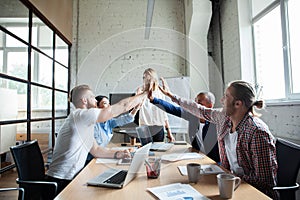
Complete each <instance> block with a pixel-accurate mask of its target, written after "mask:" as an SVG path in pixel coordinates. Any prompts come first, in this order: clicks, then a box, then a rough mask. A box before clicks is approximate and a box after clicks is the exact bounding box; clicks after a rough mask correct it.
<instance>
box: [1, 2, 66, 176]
mask: <svg viewBox="0 0 300 200" xmlns="http://www.w3.org/2000/svg"><path fill="white" fill-rule="evenodd" d="M18 1H19V2H20V3H21V4H23V5H24V8H26V9H27V10H26V12H28V15H26V19H27V17H28V20H29V21H28V23H27V24H26V28H27V31H28V42H27V41H24V40H23V39H21V38H19V37H18V36H17V35H16V34H15V33H12V32H10V31H9V30H8V29H7V28H6V26H5V25H4V24H0V31H1V32H3V37H4V38H6V37H7V36H8V35H9V36H11V37H13V38H15V39H16V40H18V41H20V42H21V43H22V44H24V45H25V47H6V44H5V46H4V48H2V47H0V48H1V50H3V63H4V66H3V73H2V72H0V78H1V79H3V80H4V81H5V80H7V81H15V82H16V83H23V84H26V87H27V88H26V90H27V94H26V98H27V106H26V109H27V111H26V118H24V119H23V118H21V119H14V120H5V119H4V120H0V126H1V125H13V124H16V125H18V124H22V123H23V124H26V129H25V131H26V141H30V140H32V137H31V129H32V128H31V127H32V124H33V123H37V122H40V123H43V122H48V121H49V122H50V124H51V127H50V129H51V132H49V145H48V149H45V150H44V152H49V151H51V150H52V148H53V147H54V145H55V137H56V136H55V135H56V131H57V127H56V126H55V125H56V123H55V122H56V121H58V122H59V121H61V120H62V119H65V118H66V117H67V116H68V114H69V113H70V104H69V102H68V101H67V102H66V108H67V112H66V113H65V114H63V115H59V116H55V113H56V111H57V110H61V109H56V107H55V93H56V92H61V93H63V94H66V95H68V94H69V91H70V78H71V77H70V70H71V69H70V57H71V42H70V41H68V40H67V39H66V37H64V36H63V34H62V33H61V32H60V31H59V30H57V29H56V28H55V27H54V26H53V25H52V24H51V23H50V22H49V21H48V20H47V19H46V18H45V17H44V16H43V15H42V14H41V13H40V12H39V11H38V10H37V9H36V8H35V7H34V6H33V5H32V4H31V3H30V2H29V1H26V0H18ZM34 18H39V20H40V21H41V22H42V23H44V25H45V26H47V27H48V28H49V29H50V30H51V34H52V37H53V40H52V43H53V44H52V47H51V48H50V49H51V50H52V51H53V54H52V57H51V56H49V55H47V54H46V53H44V52H43V50H44V49H45V47H39V45H38V43H37V45H36V46H33V45H32V37H33V34H32V27H33V26H35V25H34V24H33V21H34V20H33V19H34ZM10 25H12V26H13V23H10ZM16 25H17V26H18V24H16ZM37 31H38V30H37ZM37 37H38V33H37ZM56 37H59V38H60V39H61V40H62V41H63V42H64V43H65V45H66V46H65V47H66V48H67V51H68V62H67V64H63V63H60V62H59V61H57V60H56V59H55V50H56V48H57V47H56ZM3 42H5V39H4V40H3ZM37 42H38V41H37ZM21 48H22V50H24V49H25V52H26V53H27V56H28V59H27V66H28V68H27V76H26V78H19V77H16V76H13V75H9V74H8V73H7V66H6V64H5V62H6V63H7V59H8V58H7V52H9V50H10V49H11V50H12V51H11V52H17V51H15V50H18V49H21ZM58 49H59V48H58ZM22 52H23V51H22ZM35 52H37V53H39V54H43V55H44V56H46V57H48V58H49V59H51V62H52V64H51V70H52V78H51V80H52V83H51V85H43V84H42V83H38V82H35V81H33V79H32V74H31V69H32V67H33V66H32V64H33V63H32V58H33V56H32V54H34V53H35ZM5 55H6V56H5ZM36 60H37V59H36V58H35V61H34V62H37V61H36ZM55 64H59V65H60V66H63V67H65V68H66V69H67V77H66V78H67V89H60V88H57V87H56V86H55ZM4 68H6V69H4ZM35 86H36V87H39V88H43V89H49V90H51V100H52V105H51V108H50V109H47V110H48V111H50V113H51V114H50V116H47V117H37V118H33V117H32V115H31V113H32V111H35V109H33V108H32V101H33V98H32V97H31V93H32V87H35ZM36 110H42V109H40V108H37V109H36ZM18 111H21V110H20V109H18ZM3 170H4V171H5V169H3ZM3 170H0V174H1V173H2V172H4V171H3Z"/></svg>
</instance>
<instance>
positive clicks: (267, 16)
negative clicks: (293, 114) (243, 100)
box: [252, 0, 300, 102]
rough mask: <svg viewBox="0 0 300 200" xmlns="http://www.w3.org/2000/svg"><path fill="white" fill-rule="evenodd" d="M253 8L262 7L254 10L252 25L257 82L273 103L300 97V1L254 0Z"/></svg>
mask: <svg viewBox="0 0 300 200" xmlns="http://www.w3.org/2000/svg"><path fill="white" fill-rule="evenodd" d="M252 8H253V9H254V8H256V9H254V10H260V12H257V13H255V12H253V14H254V16H253V20H252V22H253V23H252V24H253V36H254V51H255V71H256V82H257V86H258V89H259V90H260V91H261V94H262V97H263V98H264V99H266V100H267V101H269V102H288V101H294V100H300V80H299V79H298V78H297V75H299V74H300V65H299V64H300V60H299V56H297V54H299V53H300V41H299V37H298V36H299V34H300V29H299V26H297V19H298V18H299V17H300V14H299V11H298V10H299V9H300V4H299V1H297V0H280V1H261V2H260V1H255V0H252ZM257 8H259V9H257ZM297 11H298V12H297ZM255 14H256V15H255Z"/></svg>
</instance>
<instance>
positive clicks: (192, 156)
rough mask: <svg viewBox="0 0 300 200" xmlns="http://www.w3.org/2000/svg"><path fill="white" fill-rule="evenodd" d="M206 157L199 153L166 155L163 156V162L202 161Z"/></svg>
mask: <svg viewBox="0 0 300 200" xmlns="http://www.w3.org/2000/svg"><path fill="white" fill-rule="evenodd" d="M202 158H204V155H202V154H199V153H172V154H164V155H162V156H161V160H163V161H170V162H174V161H178V160H188V159H202Z"/></svg>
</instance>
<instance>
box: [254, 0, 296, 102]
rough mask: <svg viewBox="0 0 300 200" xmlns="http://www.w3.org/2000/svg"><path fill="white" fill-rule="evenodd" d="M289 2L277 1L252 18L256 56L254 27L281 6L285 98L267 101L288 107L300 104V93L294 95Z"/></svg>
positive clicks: (267, 100)
mask: <svg viewBox="0 0 300 200" xmlns="http://www.w3.org/2000/svg"><path fill="white" fill-rule="evenodd" d="M287 4H288V0H276V1H274V2H272V3H271V4H270V5H268V6H267V7H265V8H264V9H263V10H262V11H261V12H259V13H258V14H257V15H256V16H254V17H253V16H252V20H251V26H252V27H251V28H252V38H253V52H254V54H253V55H255V51H256V49H255V35H254V25H255V23H256V22H258V21H259V20H260V19H261V18H263V17H265V16H266V15H267V14H268V13H269V12H271V11H272V10H273V9H275V8H277V7H278V6H279V9H280V19H281V31H282V54H283V67H284V69H283V70H284V82H285V98H281V99H266V102H267V103H268V104H269V105H281V104H282V105H287V104H292V105H295V104H300V93H292V78H293V77H292V74H291V57H290V55H291V49H290V40H289V21H288V5H287ZM251 15H252V14H251ZM255 59H256V58H255V56H254V62H253V63H254V77H255V83H256V85H259V84H258V80H257V68H256V60H255Z"/></svg>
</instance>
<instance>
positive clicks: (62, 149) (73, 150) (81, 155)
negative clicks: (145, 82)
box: [46, 85, 147, 193]
mask: <svg viewBox="0 0 300 200" xmlns="http://www.w3.org/2000/svg"><path fill="white" fill-rule="evenodd" d="M146 96H147V94H146V93H142V94H139V95H136V96H133V97H129V98H126V99H123V100H121V101H120V102H118V103H116V104H114V105H112V106H109V107H107V108H105V109H99V108H97V107H96V103H97V101H96V99H95V95H94V94H93V92H92V91H91V89H90V88H89V86H87V85H79V86H77V87H75V88H74V89H73V90H72V103H73V104H74V106H75V107H76V109H75V110H73V111H72V112H71V113H70V114H69V116H68V117H67V118H66V120H65V122H64V124H63V125H62V127H61V129H60V131H59V133H58V136H57V140H56V144H55V146H54V152H53V158H52V162H51V164H50V166H49V170H48V171H47V176H46V179H47V180H49V181H55V182H57V184H58V193H59V192H60V191H62V190H63V189H64V188H65V187H66V186H67V185H68V184H69V183H70V182H71V180H72V179H73V178H74V177H75V176H76V175H77V174H78V172H80V170H81V169H82V168H83V167H84V164H85V161H86V157H87V155H88V153H91V154H92V155H93V156H94V157H96V158H97V157H102V158H103V157H104V158H123V157H129V156H130V153H129V152H128V151H114V150H110V149H106V148H104V147H101V146H99V145H98V144H97V142H96V141H95V138H94V126H95V124H96V123H97V122H104V121H107V120H109V119H111V118H113V117H116V116H118V115H120V114H121V113H123V112H126V111H128V110H130V109H131V108H133V107H134V106H136V105H138V104H140V103H141V102H142V101H143V100H144V98H145V97H146Z"/></svg>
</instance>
